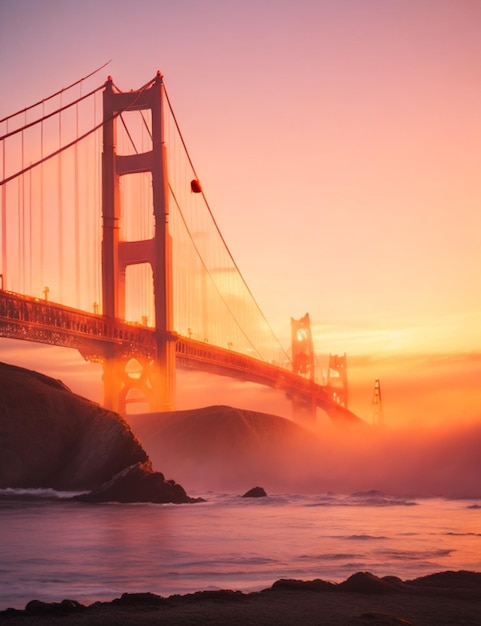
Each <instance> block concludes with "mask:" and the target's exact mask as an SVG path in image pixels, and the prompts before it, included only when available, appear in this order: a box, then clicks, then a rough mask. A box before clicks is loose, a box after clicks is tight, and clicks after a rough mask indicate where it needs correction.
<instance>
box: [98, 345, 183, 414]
mask: <svg viewBox="0 0 481 626" xmlns="http://www.w3.org/2000/svg"><path fill="white" fill-rule="evenodd" d="M174 350H175V345H174ZM130 365H132V366H133V371H129V370H130V367H129V366H130ZM103 370H104V371H103V384H104V406H105V407H106V408H107V409H110V410H111V411H115V412H116V413H120V415H126V414H127V404H129V402H139V403H140V402H146V403H147V405H148V407H149V412H151V413H156V412H160V411H171V410H173V408H174V406H173V403H170V402H166V400H169V399H170V398H169V397H166V394H165V389H166V388H169V389H172V386H173V382H172V381H171V380H166V376H168V375H169V371H168V370H167V369H166V368H165V367H163V366H162V364H161V362H159V360H157V359H148V358H136V359H132V358H131V357H117V358H108V359H105V360H104V363H103ZM170 375H172V374H171V373H170ZM131 392H134V393H135V392H137V393H136V395H135V397H132V396H131V397H130V398H129V395H130V394H131Z"/></svg>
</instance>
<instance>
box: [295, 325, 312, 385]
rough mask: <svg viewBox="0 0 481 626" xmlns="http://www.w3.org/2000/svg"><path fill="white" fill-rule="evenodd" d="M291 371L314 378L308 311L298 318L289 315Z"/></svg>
mask: <svg viewBox="0 0 481 626" xmlns="http://www.w3.org/2000/svg"><path fill="white" fill-rule="evenodd" d="M291 346H292V371H293V372H294V374H300V375H301V376H305V377H306V378H309V379H310V380H314V347H313V343H312V334H311V320H310V317H309V313H306V314H305V315H304V317H301V319H299V320H295V319H294V318H292V317H291Z"/></svg>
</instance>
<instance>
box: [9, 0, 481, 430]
mask: <svg viewBox="0 0 481 626" xmlns="http://www.w3.org/2000/svg"><path fill="white" fill-rule="evenodd" d="M113 12H115V15H116V28H115V32H111V33H110V32H105V29H103V28H101V27H100V25H101V24H105V23H110V22H111V14H112V13H113ZM72 23H75V24H76V29H75V33H72V30H71V27H70V25H71V24H72ZM479 23H481V4H480V3H479V2H477V1H476V0H462V1H460V2H457V3H452V2H450V1H449V0H419V2H416V3H409V2H406V3H385V2H383V1H382V0H373V1H372V2H370V1H369V2H368V1H366V2H363V1H362V0H361V1H360V2H346V3H328V2H324V3H323V2H317V3H316V2H311V1H310V0H299V1H298V2H296V3H292V2H290V1H288V0H279V2H277V3H276V10H275V12H274V13H273V12H272V10H271V9H270V6H268V4H267V3H258V2H254V0H246V2H243V3H241V4H239V5H238V6H237V5H236V6H233V5H232V4H231V3H225V2H222V0H209V1H208V2H206V3H202V6H201V5H199V6H191V7H189V11H188V12H187V11H185V7H181V6H180V5H179V6H177V5H175V6H172V3H169V2H166V1H164V0H161V1H160V2H151V1H150V0H145V1H141V2H140V4H138V5H136V6H135V7H132V6H131V5H130V4H129V3H128V2H127V1H126V0H120V1H119V2H117V3H115V5H114V4H113V3H111V2H104V3H87V4H85V3H80V2H79V3H76V2H73V3H55V7H53V6H52V7H50V8H47V9H46V8H45V7H40V6H39V3H37V2H35V1H34V0H24V2H23V3H22V6H21V7H20V6H17V5H16V4H15V3H13V2H12V3H7V4H6V5H5V6H3V5H2V7H1V8H0V24H1V26H0V32H1V35H2V37H0V51H2V52H3V53H4V54H3V57H4V58H8V59H9V62H8V63H4V64H3V65H2V67H1V68H0V84H1V85H2V94H3V96H2V102H1V103H0V118H3V117H4V116H6V115H8V114H10V113H12V112H14V111H17V110H20V109H22V108H24V107H25V106H27V105H29V104H31V103H32V102H34V101H38V100H40V99H41V98H42V97H45V96H46V95H48V94H50V93H53V92H55V91H57V90H58V89H59V88H61V86H62V85H65V84H69V83H71V82H72V81H73V80H75V79H76V78H78V77H80V76H82V75H85V74H86V73H88V71H89V70H91V68H93V67H98V66H99V65H100V64H101V62H103V61H104V59H110V58H112V59H113V61H112V62H111V64H110V65H109V67H108V68H107V70H106V72H107V71H108V73H109V74H112V75H113V76H114V79H115V82H116V83H117V84H119V86H120V88H121V89H122V90H126V91H127V90H128V89H130V88H132V89H137V88H139V87H140V86H141V85H142V84H144V83H145V82H146V81H147V80H149V79H150V78H152V77H153V76H154V75H155V72H156V71H157V69H160V70H161V71H162V73H163V74H164V76H165V84H166V88H167V91H168V94H169V98H170V100H171V102H172V106H173V109H174V111H175V114H176V117H177V119H178V121H179V125H180V128H181V130H182V133H183V136H184V138H185V141H186V144H187V147H188V150H189V153H190V156H191V157H192V160H193V163H194V164H195V168H196V174H198V177H199V180H200V182H201V184H202V189H203V191H204V193H205V194H206V197H207V199H208V201H209V205H210V207H211V208H212V212H213V214H214V216H215V219H216V221H217V223H218V225H219V229H220V231H221V233H222V236H223V237H224V238H225V241H226V243H227V245H228V247H229V249H230V251H231V253H232V256H233V258H234V259H235V262H236V264H237V265H238V267H239V268H240V270H241V272H242V274H243V276H244V278H245V280H246V283H247V285H248V286H249V288H250V290H251V291H252V293H253V295H254V297H255V299H256V300H257V302H258V304H259V306H260V308H261V310H262V311H263V313H264V314H265V316H266V318H267V320H268V321H269V324H270V325H271V327H272V329H273V331H274V334H275V335H276V336H277V337H279V339H280V341H281V344H282V345H283V347H285V348H286V349H288V348H289V345H290V334H289V319H290V318H291V317H293V318H299V317H301V316H302V315H304V314H305V313H306V312H309V315H310V320H311V329H312V337H313V343H314V350H315V353H316V355H320V356H319V364H320V367H321V368H324V369H325V367H326V363H327V359H328V355H329V354H330V353H333V354H342V353H346V354H347V363H348V379H349V387H350V391H349V398H350V401H349V404H350V408H352V410H353V411H354V412H358V413H359V415H361V416H362V417H363V418H364V419H366V421H369V420H370V417H371V397H372V390H373V385H374V380H375V379H380V381H381V385H382V389H383V402H384V413H385V418H386V422H387V423H390V424H393V425H399V426H401V425H412V424H419V423H426V424H436V423H441V422H451V423H454V422H457V423H459V422H461V421H464V420H480V419H481V389H480V381H481V362H480V361H481V357H480V355H481V284H480V278H479V268H480V267H481V210H480V207H481V187H480V185H479V172H480V171H481V170H480V168H481V159H480V154H479V145H481V116H480V107H479V103H480V102H481V87H480V84H479V67H480V64H481V45H480V43H479V32H478V31H479ZM159 24H161V25H162V26H161V35H162V36H159V31H158V28H159V27H158V25H159ZM219 24H221V25H222V27H220V26H219ZM34 25H35V28H33V26H34ZM137 33H142V34H141V36H139V35H138V34H137ZM85 41H89V46H88V49H86V48H85ZM126 41H129V45H128V46H126V45H125V42H126ZM180 41H181V42H182V46H181V49H180V48H179V42H180ZM245 42H249V45H248V46H246V43H245ZM287 43H288V44H289V45H287ZM11 50H15V51H16V54H15V55H14V57H13V58H12V55H11ZM59 50H62V54H61V58H59V52H58V51H59ZM104 80H105V76H103V75H98V76H97V77H95V81H97V82H96V85H97V84H101V83H102V82H103V81H104ZM85 91H86V88H85ZM94 115H96V116H99V115H101V105H100V104H99V107H98V109H97V110H96V111H95V113H94ZM64 123H65V125H67V117H66V118H65V120H64ZM1 130H2V133H3V130H4V129H3V128H2V129H1ZM54 130H55V129H54ZM143 132H144V130H143V129H142V128H140V129H139V136H140V137H141V136H142V133H143ZM32 137H33V135H32ZM124 140H125V137H124V138H123V139H122V141H124ZM142 140H143V139H141V141H142ZM32 141H33V139H32ZM95 141H96V142H97V144H96V146H95V149H96V153H97V156H96V157H95V158H96V159H97V160H98V161H100V152H101V145H100V144H99V140H98V138H97V139H96V140H95ZM127 143H128V142H127ZM122 149H126V150H127V148H125V147H123V148H122ZM36 150H37V151H38V148H36ZM21 158H22V157H21V146H20V144H19V143H18V142H17V143H15V149H14V150H12V162H9V163H8V164H7V165H8V168H11V167H15V166H16V165H18V163H19V162H21ZM72 158H73V157H72V156H69V157H67V156H66V157H65V162H64V167H65V168H67V167H70V165H71V163H70V161H71V160H72ZM92 158H93V157H92ZM69 160H70V161H69ZM174 161H175V159H174ZM69 163H70V165H69ZM81 163H82V167H83V168H85V169H87V167H88V166H89V165H90V163H89V162H88V155H86V154H82V155H81ZM6 167H7V166H6ZM8 168H7V169H8ZM1 170H2V167H0V175H2V171H1ZM45 174H46V178H45V185H46V186H47V187H46V189H45V201H44V210H45V225H44V226H42V228H45V229H46V230H48V229H50V231H51V233H50V234H51V237H52V239H53V240H56V239H58V235H57V225H56V221H57V219H59V214H60V207H59V206H58V198H59V193H58V191H57V190H56V189H53V188H48V185H50V184H51V180H52V178H51V177H53V176H54V174H55V172H50V171H49V168H48V166H46V168H45ZM35 176H36V175H35ZM196 178H197V176H196ZM190 179H191V178H189V180H190ZM37 182H38V181H37ZM124 182H125V186H127V183H128V181H127V180H125V181H124ZM129 184H130V183H129ZM149 184H150V181H149V180H144V181H143V185H144V187H145V188H148V187H149ZM74 185H75V181H74V180H73V179H72V180H70V182H69V184H68V185H67V186H66V188H65V189H64V190H62V194H60V195H61V196H62V203H61V204H65V203H67V202H68V199H69V198H71V191H72V189H71V188H72V187H73V186H74ZM98 185H99V181H98V179H96V178H95V174H89V178H88V180H87V182H86V183H85V187H84V188H82V190H81V193H80V204H81V206H80V207H79V214H80V220H81V225H82V233H83V234H84V235H86V233H87V232H90V231H88V229H87V225H91V224H92V223H94V222H95V221H96V220H97V221H100V209H99V210H97V209H98V207H96V206H95V201H92V200H91V198H92V197H97V198H98V197H100V196H99V186H98ZM67 187H68V188H67ZM144 187H143V188H144ZM186 189H187V188H186ZM127 191H128V190H127ZM26 193H27V195H28V189H27V190H26ZM20 195H21V190H17V189H15V190H14V192H12V195H11V196H10V195H9V197H8V202H9V204H8V206H9V210H10V208H11V207H13V208H14V210H15V211H17V207H18V199H19V197H20ZM191 195H192V194H191V192H190V189H187V191H186V197H187V198H188V199H189V201H192V206H193V210H192V213H193V215H197V212H196V211H197V209H196V207H197V205H196V204H195V202H199V201H200V200H199V196H200V194H197V195H196V196H195V198H194V199H192V198H191ZM89 198H90V199H89ZM132 198H134V196H133V195H132V196H131V200H132ZM12 210H13V209H12ZM136 210H137V204H136V199H135V198H134V199H133V200H132V202H131V205H130V206H129V211H130V216H131V217H132V216H134V218H135V215H136ZM19 215H20V214H19ZM10 218H11V219H12V220H13V221H14V222H15V223H18V220H20V217H17V214H16V213H13V214H9V219H10ZM146 220H147V221H146V224H145V226H146V228H147V229H149V228H151V221H149V219H148V217H146ZM134 221H135V220H134ZM87 222H88V224H87ZM64 226H65V237H64V240H63V244H62V245H63V247H64V249H65V251H66V254H70V252H71V250H73V247H74V246H73V239H74V235H73V229H72V224H71V223H69V224H65V225H64ZM84 227H85V230H83V229H84ZM200 230H201V229H199V231H200ZM201 237H202V233H201V232H199V242H200V243H199V245H202V242H201V241H200V240H201ZM12 238H13V240H12V241H9V246H11V247H12V248H14V249H15V248H16V246H17V239H16V238H15V236H13V235H12ZM31 245H32V249H35V250H37V248H38V240H37V238H36V237H35V232H34V233H33V237H32V244H31ZM80 246H81V247H82V249H84V250H91V255H90V260H89V261H88V263H90V262H91V263H92V267H89V268H87V267H85V268H82V269H81V271H80V280H77V277H75V278H74V276H73V275H68V276H65V277H64V282H65V285H64V291H65V293H68V296H69V298H71V299H72V302H75V301H76V300H77V299H80V300H81V304H82V306H83V307H84V308H85V309H87V310H92V307H93V306H94V305H93V303H94V302H97V303H98V302H99V300H100V293H99V272H97V274H96V277H93V278H91V276H93V273H92V271H91V270H92V269H93V264H94V263H95V264H96V265H97V266H98V264H99V258H98V254H99V248H100V244H99V242H91V241H90V240H88V237H86V236H84V237H83V239H82V240H81V242H80ZM50 248H51V247H50V246H49V245H48V243H46V247H45V250H44V253H43V254H44V255H45V278H43V277H42V279H40V278H38V280H37V282H36V283H35V285H34V286H33V289H34V294H32V295H37V294H38V296H39V297H43V289H44V288H45V286H48V287H49V289H50V297H51V299H52V300H55V299H56V296H57V295H58V286H57V285H55V284H54V282H55V279H54V278H47V275H48V276H54V275H56V274H57V273H58V272H59V271H63V270H64V268H63V267H59V265H60V266H61V264H59V263H58V262H57V258H56V256H55V254H54V251H53V248H52V249H50ZM19 253H20V251H19ZM96 255H97V256H96ZM30 262H31V260H29V263H30ZM12 267H13V266H12ZM17 269H18V268H17ZM12 271H17V270H15V268H14V269H12ZM18 271H20V270H19V269H18ZM1 272H2V268H0V273H1ZM25 272H26V280H28V275H29V272H30V269H29V266H28V264H27V266H26V270H25ZM94 273H95V272H94ZM129 274H132V275H133V278H131V277H130V276H129V280H130V281H131V283H133V284H134V287H133V288H132V292H135V297H136V298H137V300H138V301H137V302H136V304H135V306H132V312H131V313H130V312H129V315H130V314H131V315H132V316H133V317H134V318H136V319H137V318H138V317H139V316H147V317H148V319H150V317H151V316H150V312H147V311H145V309H147V308H149V307H150V303H149V302H147V303H144V301H143V300H142V298H144V296H145V294H144V293H142V294H140V293H138V292H137V291H136V290H135V286H136V285H137V284H138V283H139V282H140V279H138V278H137V274H136V272H135V271H133V270H132V271H131V270H129ZM5 278H6V279H8V278H9V277H8V276H6V277H5ZM224 279H225V280H227V279H228V278H227V273H225V276H223V280H224ZM18 280H19V281H21V280H22V277H21V276H20V277H19V278H18ZM79 284H80V288H79ZM192 308H193V309H195V306H194V305H192ZM177 309H179V304H178V303H177ZM195 314H196V311H195V310H193V311H190V310H189V311H187V308H186V315H185V323H184V321H183V322H182V324H183V325H184V326H185V328H183V329H178V330H179V332H181V333H184V334H187V333H188V332H189V331H191V332H192V326H193V325H192V323H191V322H190V319H191V317H192V316H194V315H195ZM149 316H150V317H149ZM138 321H140V320H138ZM199 326H202V325H200V324H199ZM204 326H205V325H204ZM211 326H212V327H214V326H215V324H212V325H211ZM215 330H216V329H215V328H212V329H211V330H210V332H211V333H214V332H215ZM194 331H195V332H197V333H198V335H199V338H200V339H201V340H204V338H206V337H205V334H209V333H205V328H204V327H202V328H198V329H194ZM224 343H225V341H224ZM0 350H1V353H0V359H1V360H4V361H7V362H12V363H19V364H22V365H24V366H27V367H29V366H31V367H32V369H38V370H40V371H45V373H47V374H50V375H55V377H62V376H65V377H66V378H67V380H65V381H64V382H66V383H67V384H69V385H70V386H72V387H73V388H74V389H75V390H77V391H78V392H79V393H82V394H84V395H87V396H88V397H92V398H94V399H97V401H100V399H101V394H99V393H98V389H99V385H100V381H99V380H97V379H96V377H97V376H98V372H97V370H96V369H95V367H96V366H92V365H90V364H86V363H82V362H81V359H80V357H78V355H77V354H75V355H74V354H73V353H71V352H69V351H55V350H53V351H52V350H51V349H47V348H44V347H40V346H37V347H33V346H31V345H28V344H24V345H19V344H15V343H13V342H9V343H8V344H7V343H4V342H3V340H2V342H1V344H0ZM56 359H58V363H55V361H56ZM60 363H61V365H60ZM94 372H95V373H94ZM189 385H190V388H186V389H183V388H182V387H180V388H179V392H178V395H179V405H180V406H182V407H183V406H185V405H188V404H189V403H190V402H194V401H195V402H197V401H198V402H202V403H203V404H211V403H212V402H211V400H213V399H214V398H221V399H223V400H225V403H232V404H238V403H239V402H241V401H246V399H247V397H248V396H249V402H250V398H251V396H252V402H253V403H254V401H255V402H257V403H258V406H260V407H262V410H265V411H267V412H268V407H269V406H273V407H277V404H276V403H277V400H276V399H275V398H274V397H273V396H271V394H270V393H269V392H267V391H266V392H265V393H264V392H262V391H259V390H257V389H256V390H250V391H249V393H245V391H246V387H244V388H241V389H243V390H241V391H240V387H239V384H238V383H237V382H236V381H230V382H225V381H224V382H222V384H221V385H219V386H218V387H217V388H216V389H215V390H214V391H212V392H206V390H204V389H203V385H202V384H201V383H200V382H199V381H198V380H193V379H189V380H188V385H187V387H188V386H189ZM251 392H252V393H251ZM235 394H238V396H236V395H235ZM237 397H238V398H239V400H237ZM266 398H269V400H266ZM230 399H231V400H230ZM269 402H270V403H271V404H270V405H269ZM280 405H282V408H279V410H282V411H283V412H286V411H287V409H285V407H284V406H283V403H282V402H281V403H280ZM273 412H275V411H273Z"/></svg>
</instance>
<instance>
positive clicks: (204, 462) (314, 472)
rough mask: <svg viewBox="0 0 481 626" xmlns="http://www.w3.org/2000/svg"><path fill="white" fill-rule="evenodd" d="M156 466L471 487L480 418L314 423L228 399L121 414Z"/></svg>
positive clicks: (231, 485)
mask: <svg viewBox="0 0 481 626" xmlns="http://www.w3.org/2000/svg"><path fill="white" fill-rule="evenodd" d="M129 421H130V423H131V425H132V429H133V431H134V433H135V434H136V435H137V436H138V437H139V439H140V440H141V442H142V444H143V446H144V448H145V449H146V451H147V453H148V454H149V456H150V457H151V459H152V461H153V463H154V466H155V468H156V469H157V470H159V471H162V472H163V473H164V474H165V475H166V477H167V478H174V479H175V480H176V481H178V482H180V483H181V484H182V485H183V486H184V487H185V488H186V489H187V490H189V489H202V490H208V489H214V490H218V489H220V490H232V489H235V490H238V491H240V490H247V489H249V488H250V487H252V486H254V485H260V486H263V487H264V488H265V489H266V490H268V491H270V492H285V491H289V492H293V493H304V494H309V493H310V494H313V493H324V492H327V491H333V492H336V493H345V494H349V493H353V492H356V491H365V490H373V489H374V490H380V491H382V492H385V493H388V494H392V495H399V496H414V497H416V496H418V497H431V496H441V497H449V498H466V497H471V498H477V497H481V485H480V482H479V476H481V456H480V455H479V452H478V451H479V449H480V446H481V423H479V422H478V423H476V422H474V423H463V424H460V425H458V426H446V425H444V426H440V425H438V426H436V427H434V426H426V427H409V428H397V429H391V428H388V427H372V426H369V425H363V426H360V427H352V426H349V427H346V426H343V425H335V424H332V423H328V422H326V421H325V420H322V423H321V424H320V425H319V426H318V427H315V428H314V427H313V426H312V425H310V426H307V425H304V426H301V425H299V424H295V423H294V422H292V421H290V420H287V419H285V418H279V417H274V416H272V415H263V414H255V413H251V412H249V411H246V410H243V409H242V410H241V409H231V408H228V407H223V408H221V407H214V408H208V407H206V408H205V409H203V410H202V411H201V413H199V412H198V413H197V414H195V412H189V411H186V412H182V411H181V412H177V413H174V414H157V415H143V416H142V415H139V416H130V417H129Z"/></svg>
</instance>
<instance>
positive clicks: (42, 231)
mask: <svg viewBox="0 0 481 626" xmlns="http://www.w3.org/2000/svg"><path fill="white" fill-rule="evenodd" d="M44 115H45V103H43V104H42V118H43V117H44ZM43 157H44V151H43V119H42V121H41V122H40V160H41V161H43ZM43 175H44V170H43V162H42V163H40V227H39V234H40V260H39V265H40V273H39V280H40V284H41V286H42V287H43V284H44V278H43V276H44V260H43V255H44V247H43V237H44V231H45V229H44V218H43V209H44V204H43V193H44V187H43Z"/></svg>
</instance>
